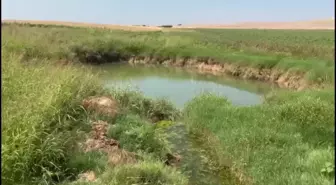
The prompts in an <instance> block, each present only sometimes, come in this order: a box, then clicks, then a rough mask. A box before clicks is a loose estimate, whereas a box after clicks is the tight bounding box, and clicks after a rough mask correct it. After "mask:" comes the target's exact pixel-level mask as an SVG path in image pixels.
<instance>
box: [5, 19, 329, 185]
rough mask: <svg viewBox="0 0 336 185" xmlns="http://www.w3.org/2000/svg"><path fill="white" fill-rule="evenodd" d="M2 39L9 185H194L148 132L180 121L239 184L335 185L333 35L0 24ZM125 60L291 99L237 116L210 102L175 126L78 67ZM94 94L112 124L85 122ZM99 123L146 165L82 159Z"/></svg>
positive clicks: (167, 110) (163, 105)
mask: <svg viewBox="0 0 336 185" xmlns="http://www.w3.org/2000/svg"><path fill="white" fill-rule="evenodd" d="M2 33H3V34H2V48H1V49H2V53H3V54H2V61H3V62H2V63H3V66H2V69H1V70H2V75H3V79H2V83H3V91H2V92H3V95H2V98H3V101H4V102H3V108H4V110H3V117H2V122H3V123H2V136H3V141H2V153H1V154H2V180H3V182H5V183H6V184H52V183H69V182H68V181H73V180H74V179H75V178H76V177H77V176H78V174H80V173H82V172H85V171H89V170H93V171H94V172H95V173H96V174H97V176H98V179H99V181H97V182H91V183H90V184H141V183H142V184H146V183H147V184H158V183H159V182H161V183H162V184H188V178H187V177H186V176H185V174H181V173H180V172H179V171H178V170H177V169H175V168H173V167H170V166H165V165H163V162H162V160H164V156H165V155H166V154H167V153H169V150H170V149H169V145H168V144H167V141H166V139H165V136H164V135H165V134H164V129H158V128H156V127H155V126H153V124H150V120H151V119H152V118H153V116H156V115H163V118H161V120H171V121H176V120H183V121H184V123H185V125H187V127H188V128H189V131H190V133H192V134H195V135H200V136H201V138H203V139H204V142H205V143H207V142H209V141H213V142H210V143H207V146H208V150H209V151H211V153H212V154H213V158H212V159H213V161H215V162H214V163H216V164H217V165H218V166H217V167H219V168H221V167H223V166H225V164H224V162H223V161H222V160H223V159H224V158H229V160H230V161H232V164H231V165H230V170H231V171H232V172H233V174H235V176H236V177H237V178H238V179H239V182H237V183H241V184H267V185H271V184H293V185H294V184H295V185H297V184H308V185H309V184H312V185H313V184H332V183H333V182H334V166H333V164H334V114H333V112H334V103H335V100H334V89H333V88H332V87H333V84H334V80H335V79H334V67H335V66H334V42H335V38H334V31H331V30H314V31H308V30H247V29H246V30H238V29H237V30H232V29H226V30H221V29H192V30H191V31H163V30H157V31H151V32H142V31H141V32H140V31H134V30H133V31H132V32H131V31H126V30H114V29H99V28H93V27H91V28H85V27H84V28H83V27H80V28H74V27H69V26H67V25H66V26H60V25H58V26H52V25H42V24H38V25H36V24H28V25H27V24H26V25H22V24H11V23H4V24H3V25H2ZM121 60H126V61H129V62H133V63H137V62H138V63H145V64H165V65H172V66H176V65H178V66H180V67H192V68H198V70H207V71H208V72H209V73H213V72H223V73H228V74H230V75H233V76H236V77H237V78H249V79H255V80H263V81H266V82H270V83H271V82H275V83H278V84H279V85H280V86H283V87H285V88H288V89H284V90H281V91H280V92H274V94H271V95H270V96H269V97H267V99H266V102H265V103H264V104H262V105H258V106H253V107H240V108H238V107H235V106H233V105H230V104H229V103H228V101H227V100H226V99H225V98H223V97H217V96H215V95H203V96H200V97H197V98H195V99H194V100H192V101H191V102H189V103H188V105H187V106H186V107H185V109H184V110H183V111H182V116H180V112H179V111H178V110H176V109H175V108H174V107H173V105H171V104H170V103H169V102H166V101H164V100H160V101H154V100H150V99H147V98H145V97H143V96H142V95H141V94H139V93H136V92H128V91H126V92H123V91H122V92H121V91H118V90H114V91H106V90H105V89H103V88H102V86H101V84H100V82H99V80H98V79H97V77H96V76H95V75H93V74H92V73H91V71H90V69H89V68H88V67H87V65H83V64H82V63H90V64H94V63H106V62H118V61H121ZM196 70H197V69H196ZM290 89H291V90H290ZM293 89H294V90H301V91H300V92H295V91H293ZM93 95H95V96H111V97H113V99H115V100H116V101H117V102H118V105H119V106H120V110H121V111H120V112H118V115H117V116H116V117H113V119H112V118H106V117H104V116H101V115H96V114H95V113H92V112H87V111H86V110H85V109H83V107H82V106H81V103H82V101H83V99H85V98H87V97H89V96H93ZM98 120H105V121H107V122H108V123H109V125H114V126H110V127H109V131H108V133H109V134H108V137H111V138H113V139H116V140H118V141H119V142H120V146H121V148H122V149H123V150H127V151H128V152H134V153H135V154H136V155H137V156H140V157H137V161H138V162H137V163H136V164H132V163H127V164H120V165H115V166H112V167H111V166H109V165H107V162H106V158H107V157H108V156H105V155H104V154H101V153H98V152H92V153H83V152H81V151H79V149H78V147H76V146H77V143H79V142H82V141H83V140H85V137H86V136H88V135H89V134H88V133H89V131H90V127H91V125H90V123H91V122H92V121H98ZM124 132H129V133H131V134H130V135H127V134H123V133H124ZM129 176H132V177H134V178H132V179H131V180H130V179H127V178H126V177H129ZM73 183H75V184H83V183H81V182H73Z"/></svg>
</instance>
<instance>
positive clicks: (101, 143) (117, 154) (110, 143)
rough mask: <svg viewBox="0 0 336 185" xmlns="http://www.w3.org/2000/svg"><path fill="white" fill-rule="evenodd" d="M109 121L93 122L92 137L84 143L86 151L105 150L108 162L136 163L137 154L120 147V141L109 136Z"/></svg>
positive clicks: (116, 163) (117, 163) (113, 163)
mask: <svg viewBox="0 0 336 185" xmlns="http://www.w3.org/2000/svg"><path fill="white" fill-rule="evenodd" d="M107 130H108V123H107V122H105V121H97V122H94V123H93V124H92V132H91V137H90V138H88V139H87V140H86V142H85V143H84V148H83V149H84V151H85V152H89V151H103V152H105V153H107V155H108V163H109V164H111V165H119V164H126V163H135V162H136V156H135V154H134V153H132V152H128V151H126V150H123V149H121V148H120V146H119V143H118V141H116V140H114V139H110V138H107V136H106V133H107Z"/></svg>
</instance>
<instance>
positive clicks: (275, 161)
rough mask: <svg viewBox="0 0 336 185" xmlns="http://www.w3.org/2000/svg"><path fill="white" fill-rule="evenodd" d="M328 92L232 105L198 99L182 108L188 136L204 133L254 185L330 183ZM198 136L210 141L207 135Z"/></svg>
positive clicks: (221, 100)
mask: <svg viewBox="0 0 336 185" xmlns="http://www.w3.org/2000/svg"><path fill="white" fill-rule="evenodd" d="M333 96H334V92H333V91H332V90H325V91H322V92H316V91H311V92H309V91H307V92H300V93H297V92H282V93H280V94H277V95H274V96H271V97H269V98H268V101H267V103H265V104H262V105H257V106H252V107H235V106H233V105H231V104H230V103H229V102H228V101H227V100H226V99H225V98H222V97H217V96H214V95H211V94H210V95H209V94H208V95H203V96H200V97H197V98H195V99H194V100H192V101H191V102H190V103H189V104H188V105H187V106H186V108H185V110H184V119H185V122H186V124H187V125H188V127H189V128H190V130H191V131H192V132H196V133H197V132H200V131H203V130H204V129H205V130H208V131H210V133H212V134H214V136H215V137H216V138H218V140H219V142H214V143H212V148H221V149H223V150H218V154H217V155H221V156H226V157H228V158H229V159H231V160H232V162H233V164H232V168H233V169H236V170H239V171H242V173H243V174H244V177H245V179H252V180H250V181H252V182H253V183H254V184H260V185H261V184H267V185H272V184H274V185H275V184H288V185H290V184H293V185H294V184H295V185H299V184H306V185H307V184H308V185H309V184H333V183H334V179H335V177H334V167H330V168H328V169H329V173H326V172H323V171H325V170H326V168H327V166H328V165H329V164H334V162H335V157H334V149H333V147H334V144H335V140H334V119H335V116H334V113H333V112H334V103H335V101H334V97H333ZM204 137H211V134H210V135H209V136H206V135H205V136H204Z"/></svg>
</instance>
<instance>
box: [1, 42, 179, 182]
mask: <svg viewBox="0 0 336 185" xmlns="http://www.w3.org/2000/svg"><path fill="white" fill-rule="evenodd" d="M7 43H10V42H7ZM11 44H12V43H11ZM17 47H19V46H17ZM2 52H3V55H2V75H3V76H2V77H3V81H2V82H3V86H2V87H3V91H2V100H3V107H4V109H3V116H2V133H1V134H2V136H3V137H2V138H3V140H2V146H1V147H2V151H1V155H2V164H1V167H2V171H1V172H2V182H4V183H5V184H50V183H57V182H61V181H64V180H75V178H77V175H78V174H79V173H83V172H86V171H88V170H93V171H94V172H95V173H96V175H102V176H103V177H102V180H104V179H106V178H108V179H110V180H111V183H112V184H113V183H114V184H119V183H123V184H129V183H135V182H139V183H140V182H143V183H146V182H151V183H152V184H157V183H158V182H159V181H160V182H161V181H162V182H165V183H166V184H186V178H185V177H184V176H182V175H180V174H178V173H177V172H176V171H175V170H174V169H168V168H169V167H167V166H164V165H163V160H164V158H163V156H164V154H166V153H167V152H169V151H170V150H169V145H168V144H167V141H166V138H165V135H164V134H161V133H162V131H160V129H155V125H153V124H151V123H149V120H150V119H151V118H152V117H153V116H161V119H167V120H175V119H177V117H178V116H179V114H180V113H179V112H178V111H177V110H175V108H174V107H173V106H172V105H171V104H170V103H168V102H166V101H164V100H151V99H148V98H144V97H143V96H142V95H141V94H140V93H138V92H128V91H121V90H118V89H115V90H113V91H109V92H106V90H104V89H102V86H101V84H100V83H99V81H98V79H97V78H96V77H95V76H93V75H91V72H90V71H89V70H88V69H86V68H84V67H81V66H71V65H69V66H59V65H57V62H56V61H53V60H52V59H47V58H43V57H41V56H38V55H37V56H32V58H30V59H29V61H25V62H26V63H24V62H22V59H23V58H22V57H23V56H22V55H21V56H20V55H19V54H18V53H15V52H11V51H10V48H8V45H6V44H4V43H3V45H2ZM35 57H36V58H35ZM92 95H112V97H114V98H115V99H116V100H117V101H118V102H119V105H120V109H121V112H120V115H119V116H118V117H117V118H116V119H108V118H107V117H103V116H101V115H97V114H91V113H90V112H86V111H85V110H84V109H83V108H82V107H81V102H82V100H83V99H84V98H87V97H88V96H92ZM100 119H105V120H107V121H108V123H109V124H113V127H111V128H110V131H109V132H110V133H114V134H113V136H114V139H119V140H120V144H121V146H122V147H123V148H125V149H128V150H129V151H134V152H136V153H137V154H138V155H141V156H145V157H141V158H140V159H139V162H138V163H137V164H136V165H131V164H128V165H126V166H123V165H120V166H117V167H116V168H111V167H110V166H109V165H108V162H107V161H108V160H107V156H106V154H104V153H100V152H88V153H84V152H83V151H80V150H79V148H78V147H76V146H77V144H78V142H83V141H84V139H85V137H86V136H87V135H88V132H89V131H90V127H91V124H90V123H91V121H95V120H100ZM90 120H91V121H90ZM120 131H122V132H123V133H126V132H128V133H129V134H121V133H120ZM161 163H162V164H161ZM106 173H107V174H106ZM123 173H124V175H125V176H127V174H134V175H136V177H137V178H138V179H137V178H135V179H133V180H129V179H123V178H120V174H123ZM113 174H114V175H116V176H114V177H113V176H111V175H113ZM105 177H106V178H105ZM111 178H112V179H111ZM143 178H144V179H143Z"/></svg>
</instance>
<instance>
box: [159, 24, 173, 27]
mask: <svg viewBox="0 0 336 185" xmlns="http://www.w3.org/2000/svg"><path fill="white" fill-rule="evenodd" d="M159 27H162V28H172V27H173V25H161V26H159Z"/></svg>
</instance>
